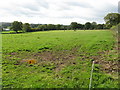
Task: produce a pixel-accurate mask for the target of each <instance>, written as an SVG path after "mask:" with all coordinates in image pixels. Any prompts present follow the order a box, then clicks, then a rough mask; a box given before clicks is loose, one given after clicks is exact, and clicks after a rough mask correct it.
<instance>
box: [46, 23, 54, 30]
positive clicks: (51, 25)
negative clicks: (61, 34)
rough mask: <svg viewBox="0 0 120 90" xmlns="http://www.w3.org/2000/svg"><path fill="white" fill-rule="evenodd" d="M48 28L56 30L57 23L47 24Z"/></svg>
mask: <svg viewBox="0 0 120 90" xmlns="http://www.w3.org/2000/svg"><path fill="white" fill-rule="evenodd" d="M47 30H55V25H53V24H47Z"/></svg>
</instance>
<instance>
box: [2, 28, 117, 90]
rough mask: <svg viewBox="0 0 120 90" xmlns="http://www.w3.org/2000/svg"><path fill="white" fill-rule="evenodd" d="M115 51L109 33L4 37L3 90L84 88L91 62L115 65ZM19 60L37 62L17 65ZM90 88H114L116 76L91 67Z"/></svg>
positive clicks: (68, 32)
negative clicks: (10, 89)
mask: <svg viewBox="0 0 120 90" xmlns="http://www.w3.org/2000/svg"><path fill="white" fill-rule="evenodd" d="M115 47H116V40H115V37H113V35H112V33H111V31H109V30H85V31H84V30H77V31H73V30H70V31H62V30H61V31H41V32H29V33H18V34H10V33H4V34H2V83H3V88H88V87H89V81H90V72H91V65H92V61H93V60H97V59H98V60H105V61H117V54H116V53H115V52H116V50H115V49H114V48H115ZM108 51H109V54H106V52H108ZM94 57H95V58H94ZM23 59H35V60H37V61H38V62H37V63H36V64H26V63H22V64H21V63H19V62H20V61H21V60H23ZM92 88H118V77H117V75H116V72H115V73H114V74H108V73H106V72H105V71H104V70H101V65H100V64H95V67H94V71H93V81H92Z"/></svg>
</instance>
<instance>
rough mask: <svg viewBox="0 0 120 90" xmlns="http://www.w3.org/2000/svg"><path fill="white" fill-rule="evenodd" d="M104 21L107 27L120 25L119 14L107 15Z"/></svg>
mask: <svg viewBox="0 0 120 90" xmlns="http://www.w3.org/2000/svg"><path fill="white" fill-rule="evenodd" d="M104 20H105V22H106V24H108V25H111V26H112V25H117V24H118V23H120V14H119V13H108V14H107V15H106V16H105V17H104Z"/></svg>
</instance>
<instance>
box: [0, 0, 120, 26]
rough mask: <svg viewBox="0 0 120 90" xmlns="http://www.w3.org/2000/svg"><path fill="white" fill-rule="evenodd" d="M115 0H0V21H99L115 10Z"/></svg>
mask: <svg viewBox="0 0 120 90" xmlns="http://www.w3.org/2000/svg"><path fill="white" fill-rule="evenodd" d="M118 1H119V0H84V1H83V0H2V1H1V3H0V12H1V14H0V22H11V21H15V20H18V21H22V22H29V23H44V24H45V23H53V24H70V23H71V22H72V21H76V22H79V23H85V22H88V21H89V22H92V21H96V22H98V23H103V22H104V20H103V18H104V16H105V15H106V14H107V13H109V12H117V7H118V6H117V5H118Z"/></svg>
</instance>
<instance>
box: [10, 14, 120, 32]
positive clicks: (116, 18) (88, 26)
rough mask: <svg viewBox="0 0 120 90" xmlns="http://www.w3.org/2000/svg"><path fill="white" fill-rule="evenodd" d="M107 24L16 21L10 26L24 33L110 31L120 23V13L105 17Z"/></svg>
mask: <svg viewBox="0 0 120 90" xmlns="http://www.w3.org/2000/svg"><path fill="white" fill-rule="evenodd" d="M104 20H105V22H106V23H105V24H97V23H96V22H92V23H90V22H86V23H85V24H80V23H77V22H71V24H70V25H62V24H57V25H55V24H29V23H24V24H23V23H22V22H19V21H14V22H12V23H11V25H10V24H8V25H9V26H10V29H11V30H14V31H16V33H18V31H20V30H21V31H23V32H34V31H49V30H74V31H76V30H96V29H110V28H111V27H112V26H114V25H117V24H118V23H120V14H119V13H108V14H107V15H106V16H105V17H104Z"/></svg>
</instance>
